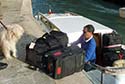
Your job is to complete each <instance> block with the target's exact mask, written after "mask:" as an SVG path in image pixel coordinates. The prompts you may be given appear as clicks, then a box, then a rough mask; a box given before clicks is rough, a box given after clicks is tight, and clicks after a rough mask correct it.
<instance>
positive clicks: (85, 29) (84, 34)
mask: <svg viewBox="0 0 125 84" xmlns="http://www.w3.org/2000/svg"><path fill="white" fill-rule="evenodd" d="M83 36H84V38H85V39H86V40H87V39H89V38H90V37H91V36H92V33H91V32H88V30H87V28H84V29H83Z"/></svg>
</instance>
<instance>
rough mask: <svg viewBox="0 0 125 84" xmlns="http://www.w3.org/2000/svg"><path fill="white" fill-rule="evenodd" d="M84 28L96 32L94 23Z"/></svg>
mask: <svg viewBox="0 0 125 84" xmlns="http://www.w3.org/2000/svg"><path fill="white" fill-rule="evenodd" d="M84 28H87V31H88V32H92V34H93V33H94V31H95V28H94V27H93V25H90V24H89V25H86V26H85V27H84Z"/></svg>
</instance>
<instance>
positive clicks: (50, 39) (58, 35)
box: [36, 31, 68, 49]
mask: <svg viewBox="0 0 125 84" xmlns="http://www.w3.org/2000/svg"><path fill="white" fill-rule="evenodd" d="M41 41H42V42H45V43H46V44H47V45H48V47H49V48H50V49H54V48H59V47H67V44H68V37H67V34H66V33H64V32H61V31H51V32H49V33H45V34H44V35H43V36H42V37H41V38H39V39H37V40H36V45H37V43H38V44H39V43H41Z"/></svg>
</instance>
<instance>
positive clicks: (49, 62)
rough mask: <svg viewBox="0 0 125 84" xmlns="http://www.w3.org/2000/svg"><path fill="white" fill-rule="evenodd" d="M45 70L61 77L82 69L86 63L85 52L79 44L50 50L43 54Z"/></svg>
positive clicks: (55, 76)
mask: <svg viewBox="0 0 125 84" xmlns="http://www.w3.org/2000/svg"><path fill="white" fill-rule="evenodd" d="M42 61H43V66H44V71H45V72H46V73H47V74H48V75H49V76H51V77H53V78H55V79H59V78H62V77H65V76H68V75H70V74H73V73H74V72H78V71H81V70H82V69H83V65H84V53H83V50H81V49H80V48H79V47H78V46H73V47H66V48H64V49H56V50H52V51H48V52H47V53H45V55H44V56H43V60H42Z"/></svg>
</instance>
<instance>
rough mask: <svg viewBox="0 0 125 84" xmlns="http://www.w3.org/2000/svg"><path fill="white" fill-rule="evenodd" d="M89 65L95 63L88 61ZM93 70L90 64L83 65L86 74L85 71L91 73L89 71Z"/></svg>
mask: <svg viewBox="0 0 125 84" xmlns="http://www.w3.org/2000/svg"><path fill="white" fill-rule="evenodd" d="M90 63H95V60H92V61H90ZM94 69H95V68H93V67H92V66H91V64H89V63H85V65H84V70H85V71H86V72H87V71H91V70H94Z"/></svg>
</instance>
